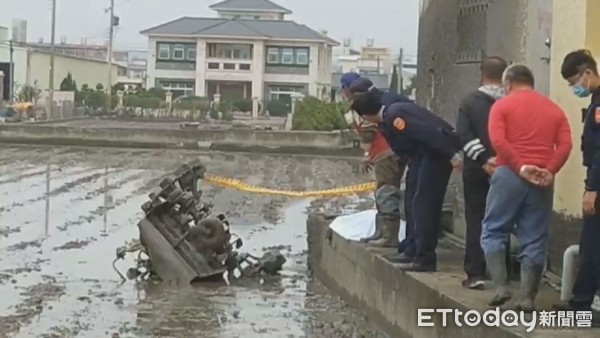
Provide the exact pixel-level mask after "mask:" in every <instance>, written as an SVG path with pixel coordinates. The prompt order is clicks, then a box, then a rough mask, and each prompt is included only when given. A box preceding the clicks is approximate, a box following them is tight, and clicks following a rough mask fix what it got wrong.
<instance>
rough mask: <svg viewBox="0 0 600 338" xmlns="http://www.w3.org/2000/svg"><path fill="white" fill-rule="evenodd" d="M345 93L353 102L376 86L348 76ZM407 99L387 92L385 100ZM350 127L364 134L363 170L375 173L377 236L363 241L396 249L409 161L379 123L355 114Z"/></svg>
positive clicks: (349, 115) (343, 83)
mask: <svg viewBox="0 0 600 338" xmlns="http://www.w3.org/2000/svg"><path fill="white" fill-rule="evenodd" d="M341 86H342V94H343V96H344V98H345V99H346V100H351V98H352V91H356V90H359V91H360V90H365V91H366V90H368V89H369V88H370V87H372V86H373V83H372V82H371V81H370V80H368V79H362V78H361V76H360V75H359V74H358V73H346V74H344V75H342V78H341ZM403 99H404V98H403V97H401V96H399V95H398V94H394V93H386V94H385V97H384V98H383V100H385V101H390V102H392V101H396V100H403ZM345 118H346V122H347V123H348V126H351V127H354V128H355V129H356V131H357V133H358V134H359V135H360V138H361V143H362V146H363V149H364V151H365V154H364V157H363V168H364V170H365V171H367V172H369V171H371V169H372V170H373V171H374V173H375V180H376V182H377V189H376V191H375V205H376V208H377V215H376V217H375V233H374V234H373V235H372V236H371V237H367V238H362V239H361V240H360V241H361V242H363V243H367V245H369V246H375V247H390V248H395V247H397V246H398V245H399V243H398V231H399V228H400V204H401V199H402V192H401V191H400V184H401V181H402V176H403V175H404V171H405V168H406V161H402V159H400V158H398V157H397V156H396V155H394V153H393V152H392V150H391V149H390V146H389V145H388V143H387V142H386V140H385V138H384V137H383V135H382V134H381V132H380V131H379V128H378V126H377V123H373V122H369V121H364V120H362V119H361V118H360V116H358V115H357V114H356V113H355V112H353V111H349V112H348V113H346V114H345Z"/></svg>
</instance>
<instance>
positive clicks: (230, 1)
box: [209, 0, 292, 14]
mask: <svg viewBox="0 0 600 338" xmlns="http://www.w3.org/2000/svg"><path fill="white" fill-rule="evenodd" d="M209 8H211V9H214V10H217V11H219V10H229V11H260V12H274V13H284V14H292V11H290V10H289V9H287V8H285V7H282V6H279V5H278V4H276V3H274V2H272V1H269V0H225V1H221V2H219V3H216V4H214V5H211V6H209Z"/></svg>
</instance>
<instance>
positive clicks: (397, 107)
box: [380, 102, 461, 161]
mask: <svg viewBox="0 0 600 338" xmlns="http://www.w3.org/2000/svg"><path fill="white" fill-rule="evenodd" d="M380 128H381V131H382V134H383V136H384V137H385V138H386V140H387V141H388V143H389V145H390V148H392V150H393V151H394V153H396V154H397V155H398V156H405V155H408V156H413V155H415V154H416V153H418V152H419V151H425V152H427V153H431V154H437V155H441V156H443V157H445V158H447V159H448V161H450V160H451V159H452V157H454V155H456V154H457V153H458V152H460V149H461V147H460V140H459V138H458V136H457V135H456V134H455V132H454V128H453V127H452V126H451V125H450V124H448V123H447V122H446V121H444V119H442V118H441V117H439V116H437V115H435V114H434V113H432V112H430V111H429V110H427V109H425V108H423V107H421V106H419V105H417V104H414V103H412V102H396V103H393V104H392V105H390V106H387V107H385V109H384V112H383V123H382V124H381V125H380Z"/></svg>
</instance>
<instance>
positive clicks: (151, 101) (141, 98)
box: [123, 94, 163, 109]
mask: <svg viewBox="0 0 600 338" xmlns="http://www.w3.org/2000/svg"><path fill="white" fill-rule="evenodd" d="M123 106H125V107H135V108H144V109H146V108H154V109H156V108H160V107H162V106H163V100H161V99H160V98H159V97H155V96H146V95H137V94H133V95H125V96H123Z"/></svg>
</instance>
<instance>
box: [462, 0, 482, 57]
mask: <svg viewBox="0 0 600 338" xmlns="http://www.w3.org/2000/svg"><path fill="white" fill-rule="evenodd" d="M487 8H488V0H461V1H460V5H459V14H458V19H457V26H458V27H457V28H458V50H457V53H456V55H457V58H456V62H457V63H478V62H481V60H482V59H483V54H484V50H485V35H486V26H487V25H486V22H487Z"/></svg>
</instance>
